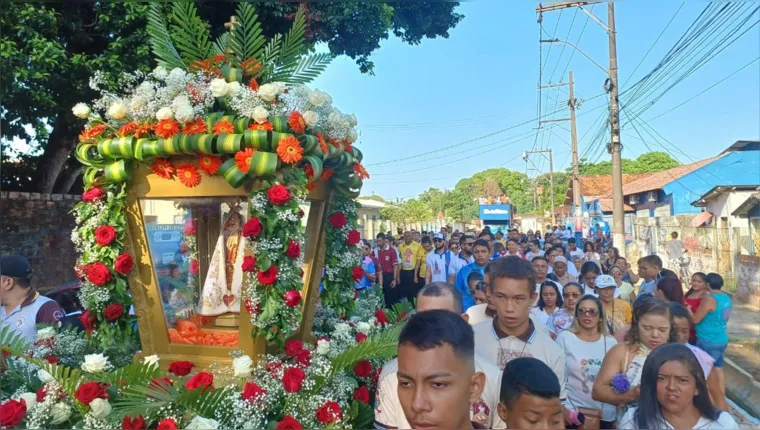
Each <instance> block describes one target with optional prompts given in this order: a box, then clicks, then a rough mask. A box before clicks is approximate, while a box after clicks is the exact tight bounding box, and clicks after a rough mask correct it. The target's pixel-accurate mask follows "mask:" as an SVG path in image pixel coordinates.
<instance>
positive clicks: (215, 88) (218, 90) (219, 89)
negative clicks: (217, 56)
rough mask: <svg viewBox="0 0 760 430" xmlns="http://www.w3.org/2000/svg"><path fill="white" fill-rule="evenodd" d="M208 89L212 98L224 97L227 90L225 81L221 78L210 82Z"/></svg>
mask: <svg viewBox="0 0 760 430" xmlns="http://www.w3.org/2000/svg"><path fill="white" fill-rule="evenodd" d="M209 88H211V94H213V95H214V97H224V96H226V95H227V91H228V90H229V88H228V87H227V81H225V80H224V79H222V78H217V79H214V80H212V81H211V85H210V86H209Z"/></svg>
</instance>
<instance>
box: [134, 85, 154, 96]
mask: <svg viewBox="0 0 760 430" xmlns="http://www.w3.org/2000/svg"><path fill="white" fill-rule="evenodd" d="M137 91H138V92H140V96H142V97H147V98H152V97H153V96H155V95H156V89H155V88H153V83H152V82H150V81H145V82H143V83H142V84H140V85H138V86H137Z"/></svg>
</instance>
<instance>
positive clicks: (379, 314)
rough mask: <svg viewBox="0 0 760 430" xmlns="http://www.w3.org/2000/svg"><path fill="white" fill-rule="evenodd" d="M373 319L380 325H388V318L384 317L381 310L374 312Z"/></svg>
mask: <svg viewBox="0 0 760 430" xmlns="http://www.w3.org/2000/svg"><path fill="white" fill-rule="evenodd" d="M375 318H376V319H377V322H379V323H380V324H388V317H386V316H385V312H383V310H382V309H378V310H376V311H375Z"/></svg>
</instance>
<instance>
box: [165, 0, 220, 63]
mask: <svg viewBox="0 0 760 430" xmlns="http://www.w3.org/2000/svg"><path fill="white" fill-rule="evenodd" d="M170 18H171V21H172V23H171V31H170V32H169V35H170V36H171V39H172V41H173V42H174V45H175V46H176V47H177V48H178V50H179V52H180V53H181V54H182V57H183V58H184V60H185V62H187V63H192V62H193V61H203V60H205V59H207V58H208V57H210V56H211V41H210V40H209V33H208V30H209V26H208V24H206V22H205V21H203V20H202V19H201V18H200V17H199V16H198V12H197V9H196V8H195V3H193V2H184V1H175V2H172V13H171V15H170Z"/></svg>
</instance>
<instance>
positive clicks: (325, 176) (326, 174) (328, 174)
mask: <svg viewBox="0 0 760 430" xmlns="http://www.w3.org/2000/svg"><path fill="white" fill-rule="evenodd" d="M333 172H334V170H333V169H325V170H323V171H322V177H321V178H320V179H322V180H323V181H326V180H328V179H330V177H331V176H332V175H333Z"/></svg>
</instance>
